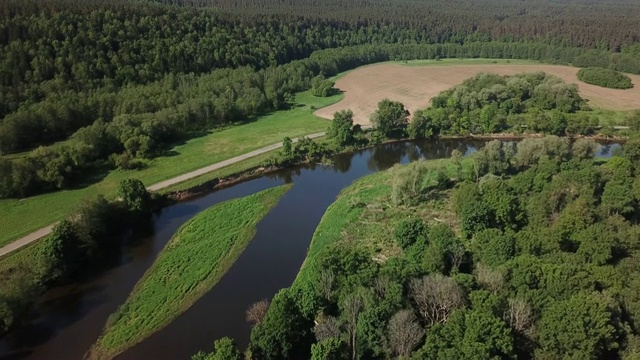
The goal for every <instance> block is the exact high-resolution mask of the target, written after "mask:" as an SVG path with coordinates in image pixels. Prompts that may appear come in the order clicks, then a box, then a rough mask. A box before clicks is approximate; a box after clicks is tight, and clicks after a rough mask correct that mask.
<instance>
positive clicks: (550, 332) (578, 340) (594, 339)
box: [539, 293, 618, 359]
mask: <svg viewBox="0 0 640 360" xmlns="http://www.w3.org/2000/svg"><path fill="white" fill-rule="evenodd" d="M612 321H613V314H612V313H611V312H610V310H609V309H608V308H607V304H606V302H605V300H604V299H602V298H601V297H599V296H598V295H588V294H584V293H580V294H576V295H574V296H572V297H571V298H570V299H568V300H565V301H559V302H553V303H550V304H549V306H548V309H546V311H545V312H544V313H543V314H542V317H541V318H540V324H539V326H540V329H539V341H540V347H541V348H540V356H543V357H544V356H554V357H556V356H561V357H563V358H569V359H593V358H599V357H601V356H605V354H607V353H608V351H610V350H614V349H616V348H617V347H618V343H617V335H616V330H615V328H614V326H612Z"/></svg>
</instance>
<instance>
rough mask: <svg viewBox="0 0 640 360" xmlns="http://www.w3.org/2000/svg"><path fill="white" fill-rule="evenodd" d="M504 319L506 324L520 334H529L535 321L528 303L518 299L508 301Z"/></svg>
mask: <svg viewBox="0 0 640 360" xmlns="http://www.w3.org/2000/svg"><path fill="white" fill-rule="evenodd" d="M504 318H505V321H506V322H507V324H509V326H510V327H511V328H512V329H513V330H515V331H517V332H518V333H520V334H527V333H529V331H530V330H531V329H532V328H533V321H534V320H535V319H534V315H533V310H532V309H531V306H530V305H529V303H528V302H526V301H525V300H523V299H519V298H515V299H509V301H508V307H507V309H506V310H505V313H504Z"/></svg>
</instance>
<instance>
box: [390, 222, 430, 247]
mask: <svg viewBox="0 0 640 360" xmlns="http://www.w3.org/2000/svg"><path fill="white" fill-rule="evenodd" d="M426 234H427V224H426V223H425V222H424V220H422V219H420V218H410V219H406V220H403V221H402V222H400V223H399V224H398V225H397V226H396V230H395V237H396V241H397V242H398V245H400V247H402V248H403V249H407V248H408V247H409V246H411V245H413V244H414V243H415V242H416V241H418V240H421V242H426V240H427V239H426Z"/></svg>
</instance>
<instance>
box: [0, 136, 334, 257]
mask: <svg viewBox="0 0 640 360" xmlns="http://www.w3.org/2000/svg"><path fill="white" fill-rule="evenodd" d="M324 135H325V132H319V133H314V134H309V135H305V136H304V137H307V138H310V139H315V138H319V137H322V136H324ZM299 139H300V138H295V139H293V142H297V141H298V140H299ZM281 147H282V143H277V144H273V145H269V146H265V147H263V148H261V149H258V150H254V151H251V152H248V153H246V154H243V155H240V156H236V157H233V158H231V159H227V160H224V161H220V162H218V163H215V164H212V165H209V166H205V167H203V168H200V169H198V170H194V171H192V172H189V173H186V174H183V175H180V176H176V177H174V178H171V179H169V180H165V181H162V182H159V183H157V184H153V185H151V186H149V187H147V190H149V191H158V190H160V189H164V188H166V187H169V186H172V185H175V184H178V183H181V182H183V181H187V180H191V179H193V178H195V177H198V176H200V175H204V174H206V173H210V172H212V171H214V170H218V169H221V168H223V167H225V166H229V165H232V164H235V163H238V162H240V161H243V160H247V159H249V158H252V157H254V156H258V155H262V154H265V153H268V152H269V151H273V150H277V149H279V148H281ZM55 225H56V224H51V225H49V226H46V227H43V228H42V229H40V230H37V231H34V232H32V233H31V234H29V235H26V236H23V237H21V238H19V239H17V240H15V241H13V242H11V243H10V244H7V245H5V246H3V247H2V248H0V257H2V256H4V255H6V254H9V253H10V252H12V251H15V250H18V249H19V248H21V247H23V246H26V245H29V244H31V243H32V242H34V241H36V240H38V239H41V238H43V237H45V236H47V235H49V234H50V233H51V231H53V227H54V226H55Z"/></svg>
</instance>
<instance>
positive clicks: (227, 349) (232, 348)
mask: <svg viewBox="0 0 640 360" xmlns="http://www.w3.org/2000/svg"><path fill="white" fill-rule="evenodd" d="M213 346H214V350H213V352H212V353H209V354H205V353H203V352H199V353H197V354H195V355H194V356H192V357H191V360H242V356H241V354H240V351H239V350H238V348H237V347H236V345H235V344H234V343H233V340H232V339H230V338H228V337H223V338H222V339H219V340H216V341H215V342H214V345H213Z"/></svg>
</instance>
